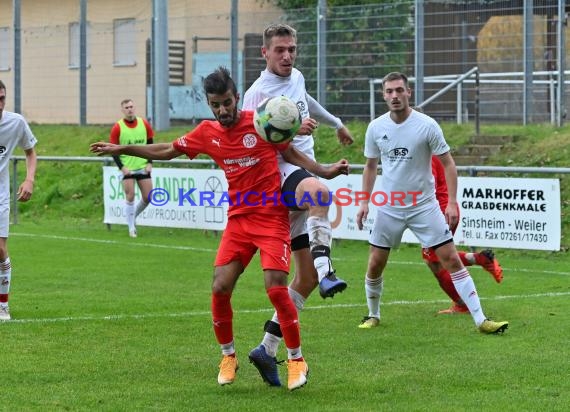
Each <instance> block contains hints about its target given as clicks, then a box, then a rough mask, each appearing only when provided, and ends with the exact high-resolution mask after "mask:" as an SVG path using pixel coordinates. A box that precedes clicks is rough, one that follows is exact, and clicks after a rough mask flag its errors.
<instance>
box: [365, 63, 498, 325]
mask: <svg viewBox="0 0 570 412" xmlns="http://www.w3.org/2000/svg"><path fill="white" fill-rule="evenodd" d="M382 88H383V94H384V100H385V101H386V103H387V104H388V109H389V111H388V112H387V113H385V114H383V115H382V116H380V117H378V118H376V119H374V120H372V121H371V122H370V124H369V125H368V128H367V130H366V136H365V143H364V156H365V157H366V165H365V167H364V171H363V174H362V190H363V191H364V192H366V193H368V194H370V193H371V192H372V190H373V188H374V183H375V181H376V174H377V170H378V160H379V159H380V160H381V163H382V180H381V187H380V189H381V190H382V191H383V192H385V193H391V192H394V191H402V192H405V193H408V194H409V193H415V194H417V193H419V195H418V196H417V197H416V198H414V199H412V197H411V196H410V195H407V197H405V198H404V199H403V200H402V202H400V203H399V202H396V203H395V204H393V205H391V204H388V203H387V204H385V205H383V206H379V207H378V209H377V214H376V217H375V219H374V226H373V228H372V231H371V233H370V255H369V258H368V268H367V271H366V275H365V278H364V290H365V293H366V301H367V304H368V316H366V317H364V319H363V320H362V322H361V323H360V325H359V327H360V328H363V329H369V328H372V327H376V326H378V324H379V322H380V298H381V295H382V289H383V277H382V273H383V271H384V268H385V267H386V264H387V262H388V256H389V255H390V250H391V249H392V248H394V247H398V246H399V245H400V242H401V240H402V234H403V232H404V230H405V229H406V228H409V229H410V230H411V231H412V232H413V233H414V234H415V235H416V237H417V238H418V240H419V241H420V243H421V244H422V247H423V248H432V250H434V252H435V254H436V255H437V257H438V259H439V260H440V262H441V265H442V266H443V268H444V269H446V270H447V271H449V273H450V274H451V280H452V281H453V285H454V286H455V289H456V290H457V293H458V294H459V296H460V297H461V299H462V300H463V302H464V303H465V305H466V306H467V308H468V309H469V312H470V313H471V316H472V317H473V320H474V322H475V325H476V326H477V327H478V329H479V331H480V332H482V333H502V332H504V331H505V330H506V329H507V328H508V326H509V323H508V322H494V321H491V320H489V319H487V318H486V317H485V314H484V313H483V308H482V307H481V302H480V301H479V296H478V295H477V290H476V288H475V284H474V282H473V279H472V278H471V275H470V274H469V272H468V271H467V269H466V268H465V266H463V264H462V263H461V260H460V258H459V256H458V254H457V250H456V248H455V244H454V243H453V234H452V233H451V230H450V226H451V227H454V226H455V225H457V221H458V210H459V209H458V207H457V198H456V195H457V169H456V168H455V162H454V161H453V158H452V157H451V154H450V151H449V150H450V149H449V146H448V144H447V142H446V141H445V138H444V137H443V132H442V130H441V127H439V125H438V124H437V122H436V121H435V120H434V119H432V118H431V117H429V116H427V115H425V114H423V113H420V112H418V111H416V110H413V109H412V108H411V107H410V105H409V99H410V97H411V94H412V92H411V89H410V87H409V85H408V78H407V77H406V75H404V74H402V73H398V72H392V73H389V74H387V75H386V76H385V77H384V78H383V79H382ZM432 154H434V155H437V156H438V158H439V159H440V160H441V163H442V164H443V167H444V169H445V180H446V182H447V187H448V195H449V198H448V202H447V207H446V209H445V214H444V213H442V211H441V209H440V207H439V204H438V202H437V200H436V197H435V186H434V177H433V174H432V167H431V157H432ZM368 206H369V201H368V200H364V201H363V202H361V203H360V208H359V210H358V213H357V217H356V223H357V225H358V228H359V229H361V230H362V229H363V227H364V221H365V220H366V219H367V218H368V211H369V209H368Z"/></svg>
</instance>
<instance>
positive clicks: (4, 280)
mask: <svg viewBox="0 0 570 412" xmlns="http://www.w3.org/2000/svg"><path fill="white" fill-rule="evenodd" d="M5 106H6V85H5V84H4V83H3V82H2V81H1V80H0V321H5V320H10V309H9V307H8V294H9V292H10V282H11V281H12V266H11V264H10V257H9V256H8V247H7V244H8V232H9V226H10V174H9V166H8V163H9V162H10V156H12V153H13V152H14V149H15V148H16V147H20V148H22V149H23V150H24V153H25V155H26V178H25V180H24V181H23V182H22V184H21V185H20V187H19V188H18V192H17V196H18V201H20V202H27V201H28V200H30V198H31V197H32V192H33V191H34V178H35V175H36V163H37V157H36V151H35V149H34V146H35V145H36V143H37V140H36V138H35V137H34V135H33V133H32V131H31V130H30V127H29V126H28V123H27V122H26V119H24V117H22V116H21V115H19V114H18V113H12V112H8V111H5V110H4V107H5Z"/></svg>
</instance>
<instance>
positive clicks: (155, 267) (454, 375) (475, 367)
mask: <svg viewBox="0 0 570 412" xmlns="http://www.w3.org/2000/svg"><path fill="white" fill-rule="evenodd" d="M218 240H219V238H218V237H216V236H215V235H214V234H212V233H208V234H204V233H203V232H201V231H190V230H169V229H164V228H145V227H141V228H139V237H138V238H137V239H130V238H128V236H127V232H126V229H125V227H124V226H113V228H112V230H108V229H107V228H106V227H105V225H103V224H102V223H100V220H97V221H95V220H91V221H89V220H83V221H82V220H77V219H69V220H67V219H61V220H42V219H33V218H30V217H29V216H28V218H27V219H22V221H21V222H20V223H19V224H18V225H13V226H12V227H11V234H10V242H9V246H10V252H11V256H12V264H13V279H12V290H11V291H12V294H11V300H10V303H11V309H12V314H13V318H14V320H13V321H11V322H5V323H1V324H0V331H1V334H2V338H3V339H2V344H3V345H2V346H3V348H2V349H3V350H2V366H3V376H4V378H3V388H2V402H1V404H0V405H1V406H0V409H1V410H7V411H30V410H38V411H40V410H41V411H52V410H54V411H58V410H71V411H78V410H85V411H87V410H105V411H135V410H167V411H181V410H194V411H219V410H232V411H258V410H260V411H264V410H272V411H298V410H303V411H323V410H326V411H472V410H477V411H498V410H500V411H536V410H543V411H565V410H568V407H569V405H570V379H569V373H570V367H569V363H568V359H570V345H569V344H568V331H569V330H570V282H569V281H570V262H569V261H568V258H567V256H566V254H565V253H544V252H540V253H539V252H529V251H526V252H524V251H512V250H499V251H497V253H498V255H499V257H500V261H501V263H502V266H503V268H504V270H505V280H504V282H503V283H502V284H500V285H497V284H496V283H495V282H494V280H493V279H492V278H491V276H490V275H489V274H487V273H486V272H484V271H483V270H481V269H480V268H478V267H475V268H473V269H472V271H471V273H472V275H473V278H474V279H475V282H476V284H477V286H478V291H479V295H480V296H481V298H482V303H483V306H484V309H485V312H486V314H487V316H489V317H492V318H495V319H497V320H503V319H505V320H509V321H510V322H511V326H510V328H509V330H508V331H507V332H506V333H505V334H504V335H502V336H494V335H493V336H484V335H481V334H479V333H478V332H477V331H476V329H475V327H474V325H473V322H472V320H471V318H470V316H465V315H455V316H436V315H435V313H436V312H437V310H438V309H441V308H444V307H446V306H447V305H448V302H447V300H446V298H445V296H444V295H443V292H441V291H440V290H439V287H438V286H437V284H436V281H435V279H434V278H433V276H432V275H431V274H430V273H429V272H428V270H427V268H426V267H424V265H423V263H422V261H421V257H420V253H419V250H418V248H417V246H413V245H412V246H410V245H408V246H404V247H402V248H401V249H400V250H398V251H394V252H393V254H392V256H391V263H389V265H388V268H387V271H386V273H385V291H384V298H383V306H382V315H383V319H382V323H381V326H380V327H379V328H376V329H373V330H360V329H358V328H357V325H358V323H359V321H360V319H361V318H362V316H364V315H366V314H367V309H366V303H365V299H364V292H363V276H364V271H365V268H366V259H367V252H368V251H367V246H366V243H365V242H357V241H343V242H340V243H338V244H336V245H335V248H334V251H333V253H334V256H335V265H336V267H337V270H338V273H339V275H341V276H342V277H343V278H344V279H346V280H347V281H348V282H349V287H348V289H347V290H346V291H345V292H344V293H342V294H341V295H339V296H337V297H335V298H334V299H327V300H322V299H321V298H320V297H319V296H318V295H317V294H315V295H314V296H312V297H311V298H310V299H309V300H308V302H307V307H306V310H305V311H304V312H302V314H301V318H300V319H301V331H302V338H303V353H304V355H305V357H306V359H307V362H308V363H309V365H310V368H311V371H310V375H309V382H308V384H307V386H306V387H304V388H302V389H300V390H298V391H296V392H293V393H289V392H288V391H287V390H286V389H284V388H270V387H267V386H265V385H264V384H263V382H262V380H261V378H260V377H259V376H258V374H257V370H256V369H255V368H254V367H253V366H252V365H251V364H249V362H248V359H247V353H248V351H249V350H250V349H251V348H252V347H254V346H256V345H257V344H258V343H259V341H260V339H261V337H262V326H263V323H264V322H265V320H266V319H268V318H269V317H270V316H271V313H272V311H271V310H270V304H269V301H268V299H267V297H266V295H265V293H264V291H263V281H262V275H261V271H260V269H259V262H258V260H254V261H253V262H252V264H251V265H250V268H249V269H248V270H247V271H246V273H244V275H243V276H242V279H241V280H240V282H239V283H238V287H237V289H236V292H235V294H234V298H233V305H234V330H235V339H236V348H237V355H238V359H239V360H240V362H241V363H240V369H239V371H238V375H237V379H236V382H235V383H234V384H233V385H231V386H227V387H220V386H218V384H217V381H216V376H217V372H218V369H217V366H218V362H219V360H220V350H219V347H218V345H217V343H216V341H215V338H214V334H213V331H212V328H211V316H210V282H211V276H212V262H213V258H214V255H215V251H216V248H217V243H218ZM280 357H281V358H285V357H286V352H285V350H284V349H281V351H280ZM281 377H282V379H283V380H286V368H282V370H281Z"/></svg>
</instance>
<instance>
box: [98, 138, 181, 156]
mask: <svg viewBox="0 0 570 412" xmlns="http://www.w3.org/2000/svg"><path fill="white" fill-rule="evenodd" d="M89 150H90V151H91V153H95V154H96V155H97V156H103V155H110V156H114V155H115V156H116V155H122V154H123V155H130V156H138V157H143V158H145V159H150V160H170V159H174V158H175V157H178V156H180V155H182V153H181V152H179V151H178V150H176V149H175V148H174V146H173V145H172V144H171V143H156V144H150V145H117V144H113V143H107V142H97V143H93V144H91V146H90V147H89Z"/></svg>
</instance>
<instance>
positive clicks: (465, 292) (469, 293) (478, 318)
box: [451, 268, 486, 326]
mask: <svg viewBox="0 0 570 412" xmlns="http://www.w3.org/2000/svg"><path fill="white" fill-rule="evenodd" d="M451 280H452V281H453V286H455V289H456V290H457V293H458V294H459V297H461V300H463V302H464V303H465V305H466V306H467V308H469V312H470V313H471V316H472V317H473V320H474V321H475V325H477V326H479V325H481V324H482V323H483V321H484V320H485V319H486V318H485V314H484V313H483V308H482V307H481V302H480V301H479V295H477V289H475V283H474V282H473V278H472V277H471V275H470V274H469V272H468V271H467V269H465V268H463V269H461V270H460V271H458V272H455V273H452V274H451Z"/></svg>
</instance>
